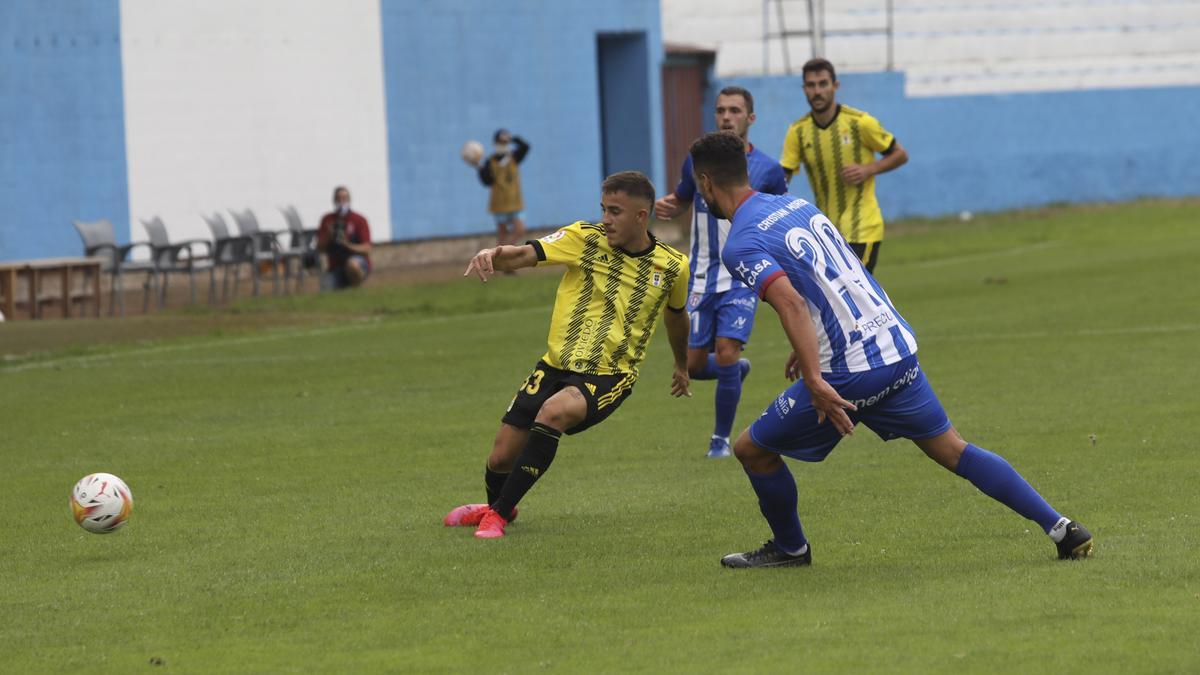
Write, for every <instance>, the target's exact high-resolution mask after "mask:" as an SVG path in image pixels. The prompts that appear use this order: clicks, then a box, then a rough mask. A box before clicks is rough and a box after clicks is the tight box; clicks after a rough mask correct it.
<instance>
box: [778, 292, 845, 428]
mask: <svg viewBox="0 0 1200 675" xmlns="http://www.w3.org/2000/svg"><path fill="white" fill-rule="evenodd" d="M764 299H765V300H766V301H767V303H768V304H770V305H771V307H773V308H774V309H775V312H776V313H778V314H779V323H781V324H782V325H783V332H784V333H786V334H787V338H788V342H789V343H791V345H792V355H791V357H790V358H788V365H787V376H788V378H789V379H795V376H796V375H800V376H802V377H803V378H804V385H805V386H806V387H808V391H809V393H810V394H811V395H812V401H813V407H814V408H816V409H817V423H818V424H820V423H821V422H824V421H825V418H829V421H830V422H832V423H833V426H834V427H836V428H837V430H838V431H839V432H840V433H841V434H842V435H845V434H849V433H851V432H852V431H853V430H854V423H853V422H852V421H851V420H850V416H849V415H847V414H846V410H855V409H856V408H855V407H854V404H853V403H851V402H849V401H847V400H845V399H843V398H842V397H841V395H839V394H838V393H837V390H836V389H834V388H833V386H832V385H830V384H829V383H828V382H826V381H825V378H823V377H821V357H820V353H819V352H818V347H817V329H816V328H814V327H813V322H812V314H810V313H809V311H808V303H807V302H806V301H805V300H804V297H803V296H801V295H800V293H798V292H797V291H796V289H795V288H794V287H793V286H792V282H790V281H788V278H787V277H786V276H780V277H779V278H777V279H775V281H773V282H771V285H770V286H768V287H767V293H766V297H765V298H764Z"/></svg>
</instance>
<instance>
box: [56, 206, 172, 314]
mask: <svg viewBox="0 0 1200 675" xmlns="http://www.w3.org/2000/svg"><path fill="white" fill-rule="evenodd" d="M72 222H73V223H74V225H75V230H76V231H77V232H79V238H80V239H82V240H83V254H84V255H85V256H87V257H89V258H100V270H101V271H102V272H105V273H108V274H109V275H110V284H109V286H110V289H109V299H108V314H109V316H112V315H113V314H114V313H115V312H116V309H117V307H118V306H119V307H120V308H121V316H125V287H124V284H123V283H122V277H123V276H124V275H125V274H126V273H129V272H145V273H146V280H145V282H143V284H142V288H143V290H144V291H145V294H144V297H143V298H142V312H143V313H145V312H149V311H150V292H151V289H152V288H154V287H156V286H157V283H158V268H157V267H156V266H155V264H154V261H153V259H151V260H147V261H144V262H143V261H140V260H139V261H134V260H130V259H129V254H130V252H131V251H133V250H134V249H136V248H139V247H143V246H144V247H146V248H147V249H150V253H151V257H152V258H153V248H152V247H151V246H150V243H149V242H145V241H136V242H131V243H129V244H118V243H117V235H116V231H115V230H114V229H113V224H112V222H111V221H109V220H108V219H107V218H102V219H100V220H92V221H83V220H76V221H72Z"/></svg>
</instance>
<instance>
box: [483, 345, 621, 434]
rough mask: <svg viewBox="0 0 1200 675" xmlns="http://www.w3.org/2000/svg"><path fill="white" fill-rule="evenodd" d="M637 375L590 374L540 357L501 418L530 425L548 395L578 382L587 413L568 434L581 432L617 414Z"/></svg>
mask: <svg viewBox="0 0 1200 675" xmlns="http://www.w3.org/2000/svg"><path fill="white" fill-rule="evenodd" d="M636 379H637V378H636V377H635V376H634V375H633V374H632V373H621V374H617V375H586V374H584V373H576V372H572V371H570V370H559V369H558V368H551V367H550V366H548V365H546V363H545V362H544V361H538V363H537V366H535V367H534V369H533V372H532V373H530V374H529V377H528V378H526V379H525V383H524V384H522V385H521V388H520V389H518V390H517V395H516V396H514V397H513V400H512V403H510V404H509V405H508V412H506V413H504V417H502V418H501V419H500V421H501V422H503V423H505V424H509V425H512V426H514V427H516V428H518V429H529V428H530V427H532V426H533V421H534V420H535V419H537V414H538V411H540V410H541V409H542V404H544V403H545V402H546V400H547V399H549V398H550V397H551V396H553V395H555V394H557V393H558V392H560V391H562V389H563V388H564V387H571V386H574V387H578V388H579V391H582V392H583V398H584V399H585V400H586V401H587V417H585V418H583V421H582V422H580V423H579V424H576V425H575V426H573V427H571V428H570V429H567V433H568V434H577V433H579V432H581V431H583V430H585V429H587V428H589V427H592V426H594V425H597V424H599V423H601V422H603V421H604V420H605V419H606V418H607V417H608V416H609V415H611V414H613V411H614V410H616V409H617V408H618V407H620V405H621V403H623V402H624V401H625V399H627V398H629V395H630V394H632V393H633V383H634V381H635V380H636Z"/></svg>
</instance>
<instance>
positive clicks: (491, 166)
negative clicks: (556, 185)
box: [479, 129, 529, 246]
mask: <svg viewBox="0 0 1200 675" xmlns="http://www.w3.org/2000/svg"><path fill="white" fill-rule="evenodd" d="M492 140H493V141H494V142H495V144H496V150H495V152H493V153H492V154H491V156H489V157H488V158H487V159H485V160H484V161H483V163H482V164H480V165H479V180H480V181H482V182H483V184H484V185H487V186H490V187H491V188H492V196H491V198H490V199H488V211H490V212H491V214H492V217H494V218H495V219H496V237H497V239H499V243H500V245H501V246H504V245H505V244H516V243H518V242H520V241H522V239H523V237H524V236H525V200H524V199H523V198H522V197H521V170H520V169H519V168H518V165H519V164H520V163H521V160H523V159H525V155H526V154H528V153H529V144H528V143H526V142H525V139H523V138H521V137H520V136H514V135H513V134H510V133H509V132H508V130H507V129H497V130H496V133H495V134H494V135H493V136H492Z"/></svg>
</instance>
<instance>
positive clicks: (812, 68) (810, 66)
mask: <svg viewBox="0 0 1200 675" xmlns="http://www.w3.org/2000/svg"><path fill="white" fill-rule="evenodd" d="M823 70H827V71H829V79H830V80H832V81H834V82H837V71H836V70H834V69H833V64H832V63H830V62H829V61H827V60H825V59H820V58H818V59H809V60H808V61H806V62H805V64H804V68H803V69H802V70H801V71H800V72H801V75H800V77H804V76H805V75H808V74H809V73H819V72H821V71H823Z"/></svg>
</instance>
